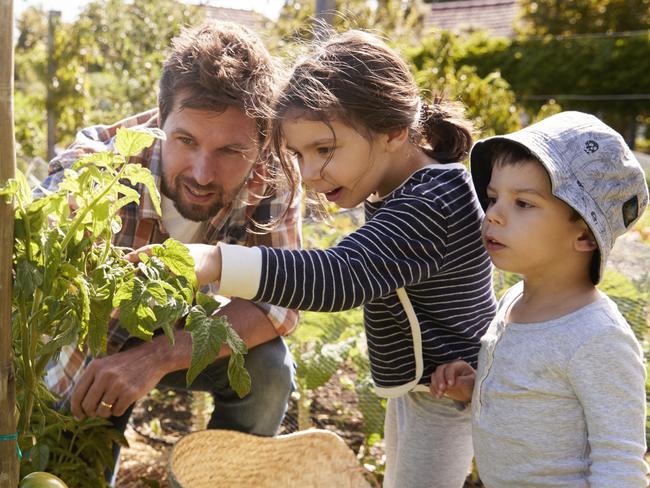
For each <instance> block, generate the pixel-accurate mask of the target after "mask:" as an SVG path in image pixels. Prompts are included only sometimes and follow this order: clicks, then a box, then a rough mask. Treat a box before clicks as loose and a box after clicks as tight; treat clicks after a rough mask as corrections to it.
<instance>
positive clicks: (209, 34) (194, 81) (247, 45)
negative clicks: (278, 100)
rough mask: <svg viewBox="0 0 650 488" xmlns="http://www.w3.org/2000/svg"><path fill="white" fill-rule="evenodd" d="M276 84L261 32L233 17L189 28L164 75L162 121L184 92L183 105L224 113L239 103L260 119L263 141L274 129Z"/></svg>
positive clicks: (177, 41) (160, 103)
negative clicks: (271, 117)
mask: <svg viewBox="0 0 650 488" xmlns="http://www.w3.org/2000/svg"><path fill="white" fill-rule="evenodd" d="M275 88H276V69H275V66H274V62H273V59H272V57H271V55H270V54H269V52H268V51H267V49H266V47H265V46H264V45H263V44H262V42H261V41H260V40H259V39H258V37H257V36H256V35H255V34H254V33H253V32H252V31H250V30H248V29H247V28H245V27H243V26H240V25H238V24H234V23H231V22H210V23H206V24H204V25H202V26H201V27H198V28H194V29H185V30H183V31H182V32H181V33H180V34H179V36H178V37H176V38H174V39H173V40H172V52H171V54H170V55H169V56H168V57H167V60H166V61H165V63H164V64H163V70H162V76H161V78H160V94H159V97H158V107H159V109H160V125H161V126H162V124H163V123H164V122H165V120H166V119H167V116H168V115H169V113H170V112H171V110H172V107H173V106H174V103H175V102H176V97H177V96H178V95H179V93H181V92H183V96H184V98H183V99H182V100H180V107H182V108H193V109H200V110H213V111H215V112H222V111H224V110H226V109H227V108H228V107H237V108H239V109H241V110H243V111H244V112H245V113H246V114H247V115H248V116H250V117H253V118H254V119H256V121H257V128H258V138H259V140H258V142H260V143H263V142H264V141H265V139H266V136H267V133H268V130H269V119H268V113H269V108H270V106H271V104H272V101H273V96H274V91H275Z"/></svg>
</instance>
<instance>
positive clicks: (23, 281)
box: [16, 259, 43, 299]
mask: <svg viewBox="0 0 650 488" xmlns="http://www.w3.org/2000/svg"><path fill="white" fill-rule="evenodd" d="M42 283H43V272H42V271H41V270H40V269H39V268H38V267H37V266H36V265H34V263H31V262H30V261H27V260H24V259H21V260H20V261H18V263H17V264H16V289H17V291H18V292H19V293H20V295H21V296H23V297H29V298H30V299H31V298H32V296H33V294H34V291H36V288H38V287H39V286H41V284H42Z"/></svg>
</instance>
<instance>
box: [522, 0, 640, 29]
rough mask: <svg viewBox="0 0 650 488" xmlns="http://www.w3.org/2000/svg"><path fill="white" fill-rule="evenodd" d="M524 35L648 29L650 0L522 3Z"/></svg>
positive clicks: (536, 0) (527, 0)
mask: <svg viewBox="0 0 650 488" xmlns="http://www.w3.org/2000/svg"><path fill="white" fill-rule="evenodd" d="M520 5H521V13H522V20H523V21H524V28H523V31H522V32H523V33H524V34H527V35H542V36H544V35H573V34H587V33H615V32H627V31H636V30H647V29H648V26H649V25H650V0H572V1H570V2H566V1H561V0H520Z"/></svg>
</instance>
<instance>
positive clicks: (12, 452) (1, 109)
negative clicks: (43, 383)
mask: <svg viewBox="0 0 650 488" xmlns="http://www.w3.org/2000/svg"><path fill="white" fill-rule="evenodd" d="M13 7H14V6H13V0H0V185H4V184H5V183H6V182H7V180H8V179H10V178H13V177H14V175H15V168H16V150H15V140H14V111H13V108H14V103H13V94H14V39H13V31H14V13H13V10H14V8H13ZM13 249H14V210H13V205H7V204H6V203H5V202H4V199H0V436H3V437H0V439H2V440H0V488H15V487H16V486H18V472H19V464H18V456H17V453H16V441H15V440H11V436H12V435H14V434H16V416H15V412H16V383H15V382H16V377H15V373H14V368H13V355H12V347H11V285H12V272H11V271H12V255H13ZM7 436H8V438H9V439H8V440H7Z"/></svg>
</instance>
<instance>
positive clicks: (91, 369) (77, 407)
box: [71, 299, 278, 418]
mask: <svg viewBox="0 0 650 488" xmlns="http://www.w3.org/2000/svg"><path fill="white" fill-rule="evenodd" d="M219 315H226V316H227V317H228V320H229V322H230V323H231V324H232V326H233V328H234V329H235V330H236V331H237V333H238V334H239V336H240V337H241V338H242V340H243V341H244V343H245V344H246V346H247V347H248V348H252V347H255V346H257V345H259V344H262V343H265V342H268V341H270V340H272V339H274V338H275V337H277V335H278V334H277V332H276V329H275V327H274V326H273V324H272V323H271V321H270V320H269V319H268V317H267V315H266V314H265V313H264V311H262V310H261V309H260V308H258V307H257V306H256V305H255V304H253V303H252V302H249V301H246V300H240V299H233V300H232V301H231V302H230V303H228V304H227V305H226V306H225V307H223V309H222V310H220V311H219ZM228 355H230V349H229V348H228V346H227V345H225V344H224V345H223V346H222V348H221V352H220V353H219V357H226V356H228ZM191 359H192V338H191V336H190V333H189V332H187V331H184V330H179V331H176V333H175V344H174V345H172V344H170V342H169V340H168V339H167V337H165V336H163V335H159V336H156V337H154V338H153V340H152V341H150V342H143V343H141V344H138V345H137V346H135V347H133V348H131V349H128V350H126V351H122V352H119V353H116V354H113V355H111V356H108V357H104V358H98V359H94V360H93V361H92V362H91V363H90V365H89V366H88V367H87V368H86V370H85V372H84V373H83V375H82V377H81V378H80V380H79V382H78V383H77V386H76V388H75V391H74V394H73V395H72V400H71V408H72V413H73V414H74V415H75V417H77V418H84V417H95V416H100V417H110V416H111V415H115V416H120V415H122V414H123V413H124V412H125V411H126V409H127V408H128V407H129V406H130V405H131V404H133V403H134V402H136V401H137V400H139V399H140V398H142V397H144V396H145V395H146V394H147V393H149V392H150V391H151V390H152V389H153V388H154V387H155V386H156V385H157V384H158V383H159V382H160V380H161V379H162V378H163V377H164V376H165V375H166V374H168V373H171V372H172V371H177V370H182V369H187V368H189V366H190V361H191ZM100 402H104V403H105V404H108V405H111V406H112V408H108V407H106V406H104V405H102V404H101V403H100Z"/></svg>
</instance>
